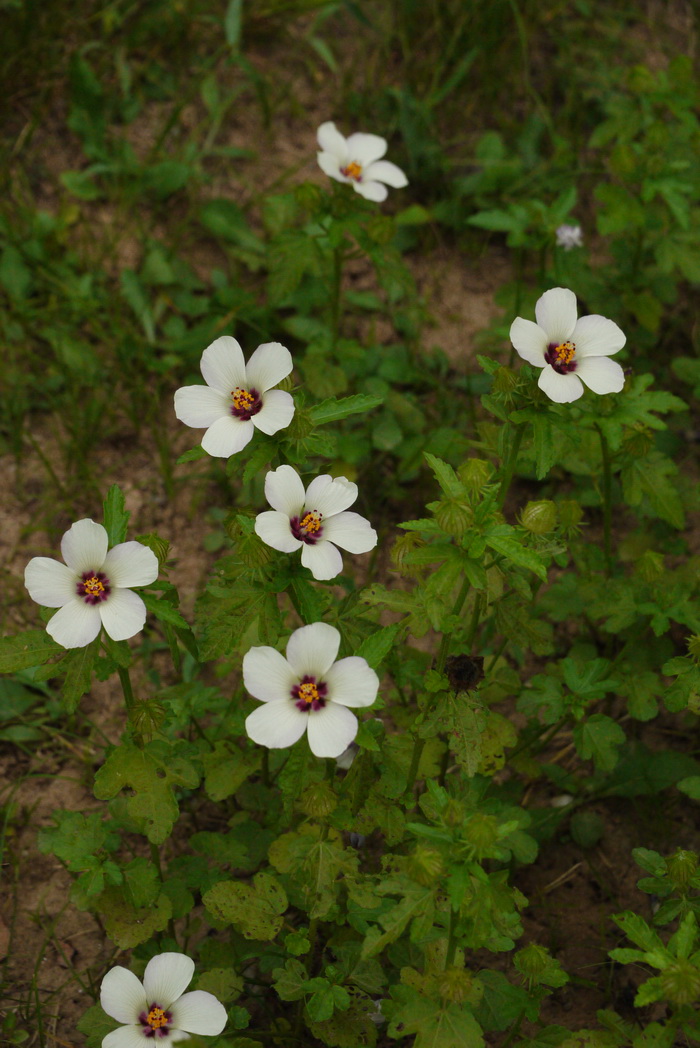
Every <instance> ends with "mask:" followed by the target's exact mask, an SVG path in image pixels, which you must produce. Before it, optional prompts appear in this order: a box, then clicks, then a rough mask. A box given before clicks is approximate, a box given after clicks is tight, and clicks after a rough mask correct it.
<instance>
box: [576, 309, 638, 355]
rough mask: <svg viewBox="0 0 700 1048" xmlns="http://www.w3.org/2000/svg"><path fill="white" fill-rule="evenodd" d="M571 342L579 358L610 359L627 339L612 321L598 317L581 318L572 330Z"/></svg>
mask: <svg viewBox="0 0 700 1048" xmlns="http://www.w3.org/2000/svg"><path fill="white" fill-rule="evenodd" d="M571 341H572V342H573V343H574V344H575V346H576V359H577V360H578V359H579V357H611V356H612V355H613V353H617V352H618V351H619V350H621V349H622V347H623V346H624V344H625V342H626V341H627V339H626V338H625V335H624V334H623V332H622V330H621V329H620V328H619V327H618V326H617V324H616V323H615V322H614V321H613V320H608V318H607V317H601V316H598V314H597V313H593V314H591V316H589V317H581V319H580V320H579V321H577V323H576V327H575V328H574V330H573V334H572V336H571Z"/></svg>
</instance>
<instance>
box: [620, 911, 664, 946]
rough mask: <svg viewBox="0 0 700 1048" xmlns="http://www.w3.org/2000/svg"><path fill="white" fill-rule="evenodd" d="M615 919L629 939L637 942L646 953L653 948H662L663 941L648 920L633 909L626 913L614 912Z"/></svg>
mask: <svg viewBox="0 0 700 1048" xmlns="http://www.w3.org/2000/svg"><path fill="white" fill-rule="evenodd" d="M613 920H614V921H615V924H616V925H617V926H618V928H621V929H622V931H623V932H624V933H625V935H626V936H627V938H628V939H631V940H632V942H633V943H636V945H637V946H639V947H640V948H641V949H642V950H644V952H645V953H650V952H651V951H653V950H662V949H663V943H662V942H661V939H660V938H659V936H658V935H657V934H656V932H655V931H653V929H651V928H650V927H649V925H648V924H647V922H646V921H645V920H644V919H643V918H642V917H640V916H639V915H638V914H636V913H633V912H632V911H631V910H625V911H624V913H614V914H613Z"/></svg>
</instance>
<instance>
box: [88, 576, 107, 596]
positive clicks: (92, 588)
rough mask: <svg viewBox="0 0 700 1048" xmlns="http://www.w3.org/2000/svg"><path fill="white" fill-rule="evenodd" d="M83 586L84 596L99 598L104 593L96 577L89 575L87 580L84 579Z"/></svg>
mask: <svg viewBox="0 0 700 1048" xmlns="http://www.w3.org/2000/svg"><path fill="white" fill-rule="evenodd" d="M83 586H84V587H85V596H89V597H99V596H101V595H102V594H103V593H104V591H105V588H104V586H103V585H102V583H101V582H100V580H99V579H98V577H97V575H91V576H90V578H89V579H85V581H84V582H83Z"/></svg>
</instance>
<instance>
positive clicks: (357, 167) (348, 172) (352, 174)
mask: <svg viewBox="0 0 700 1048" xmlns="http://www.w3.org/2000/svg"><path fill="white" fill-rule="evenodd" d="M341 172H342V174H344V175H345V177H346V178H354V179H355V181H356V182H359V181H360V179H361V178H362V165H361V164H356V163H355V161H354V160H351V161H350V163H349V164H348V166H347V167H343V168H341Z"/></svg>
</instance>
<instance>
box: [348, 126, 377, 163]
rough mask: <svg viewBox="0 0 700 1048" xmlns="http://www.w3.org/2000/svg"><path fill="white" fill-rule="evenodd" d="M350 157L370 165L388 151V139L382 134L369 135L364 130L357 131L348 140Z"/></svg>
mask: <svg viewBox="0 0 700 1048" xmlns="http://www.w3.org/2000/svg"><path fill="white" fill-rule="evenodd" d="M347 149H348V157H349V158H350V160H354V161H355V162H356V163H358V164H360V166H361V167H368V165H369V164H373V163H374V162H375V161H376V160H379V158H380V157H381V156H384V154H385V153H386V139H385V138H381V137H380V135H367V134H365V133H364V132H363V131H356V132H355V134H354V135H350V137H349V138H348V140H347Z"/></svg>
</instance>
